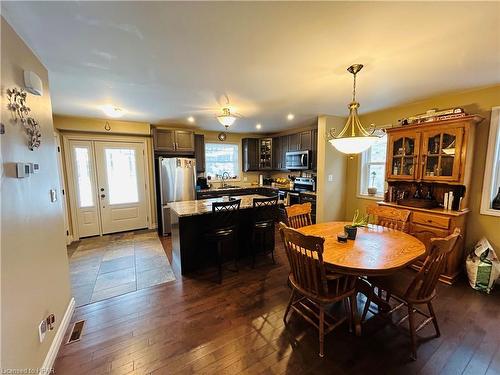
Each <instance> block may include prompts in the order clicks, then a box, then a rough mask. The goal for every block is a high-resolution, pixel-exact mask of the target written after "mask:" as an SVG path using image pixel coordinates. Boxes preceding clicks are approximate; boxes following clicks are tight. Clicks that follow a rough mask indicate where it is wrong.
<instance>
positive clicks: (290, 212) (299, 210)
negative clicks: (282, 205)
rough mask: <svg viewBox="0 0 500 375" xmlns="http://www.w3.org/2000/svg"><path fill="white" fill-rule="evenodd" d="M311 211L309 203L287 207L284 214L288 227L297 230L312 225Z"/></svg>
mask: <svg viewBox="0 0 500 375" xmlns="http://www.w3.org/2000/svg"><path fill="white" fill-rule="evenodd" d="M311 210H312V206H311V202H306V203H302V204H294V205H293V206H290V207H287V208H286V213H287V217H288V224H289V226H290V227H291V228H294V229H298V228H302V227H305V226H308V225H312V219H311Z"/></svg>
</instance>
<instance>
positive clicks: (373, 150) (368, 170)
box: [359, 135, 387, 198]
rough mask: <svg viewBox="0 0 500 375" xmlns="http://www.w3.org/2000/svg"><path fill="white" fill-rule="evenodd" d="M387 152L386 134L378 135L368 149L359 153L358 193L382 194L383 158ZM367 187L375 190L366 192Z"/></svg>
mask: <svg viewBox="0 0 500 375" xmlns="http://www.w3.org/2000/svg"><path fill="white" fill-rule="evenodd" d="M386 154H387V135H384V136H382V137H380V138H379V139H378V140H377V141H376V142H375V143H374V144H373V145H372V146H371V147H370V148H369V149H368V150H366V151H365V152H363V153H362V154H361V158H360V159H361V165H360V171H361V172H360V173H361V174H360V179H359V180H360V181H359V182H360V183H359V194H360V195H363V196H375V197H377V198H380V197H381V196H383V195H384V182H385V160H386ZM368 188H376V189H377V192H376V193H375V194H374V195H373V194H368Z"/></svg>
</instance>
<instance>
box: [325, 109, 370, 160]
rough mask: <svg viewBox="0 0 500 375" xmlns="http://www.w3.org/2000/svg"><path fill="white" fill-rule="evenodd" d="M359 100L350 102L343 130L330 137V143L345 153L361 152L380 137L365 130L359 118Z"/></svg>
mask: <svg viewBox="0 0 500 375" xmlns="http://www.w3.org/2000/svg"><path fill="white" fill-rule="evenodd" d="M358 107H359V103H358V102H352V103H350V104H349V117H348V119H347V122H346V124H345V126H344V128H343V129H342V131H341V132H340V133H339V134H338V135H336V136H334V135H332V139H330V141H329V142H330V143H331V144H332V146H334V147H335V148H336V149H337V150H339V151H340V152H343V153H344V154H359V153H361V152H363V151H366V150H368V149H369V148H370V146H371V145H372V144H374V143H375V141H376V140H377V139H378V137H377V136H375V135H373V132H368V131H366V130H365V128H364V127H363V125H361V122H360V121H359V118H358Z"/></svg>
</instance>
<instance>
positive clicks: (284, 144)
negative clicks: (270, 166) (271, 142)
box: [279, 135, 289, 171]
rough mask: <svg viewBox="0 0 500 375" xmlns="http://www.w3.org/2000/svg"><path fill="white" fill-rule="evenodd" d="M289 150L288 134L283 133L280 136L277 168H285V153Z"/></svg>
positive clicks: (282, 169)
mask: <svg viewBox="0 0 500 375" xmlns="http://www.w3.org/2000/svg"><path fill="white" fill-rule="evenodd" d="M288 151H289V147H288V136H287V135H283V136H281V137H280V160H279V170H281V171H284V170H286V153H287V152H288Z"/></svg>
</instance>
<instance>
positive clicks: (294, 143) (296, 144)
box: [288, 133, 300, 151]
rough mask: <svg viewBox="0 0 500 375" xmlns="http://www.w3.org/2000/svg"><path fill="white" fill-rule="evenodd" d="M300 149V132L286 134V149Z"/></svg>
mask: <svg viewBox="0 0 500 375" xmlns="http://www.w3.org/2000/svg"><path fill="white" fill-rule="evenodd" d="M299 150H300V133H295V134H289V135H288V151H299Z"/></svg>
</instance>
